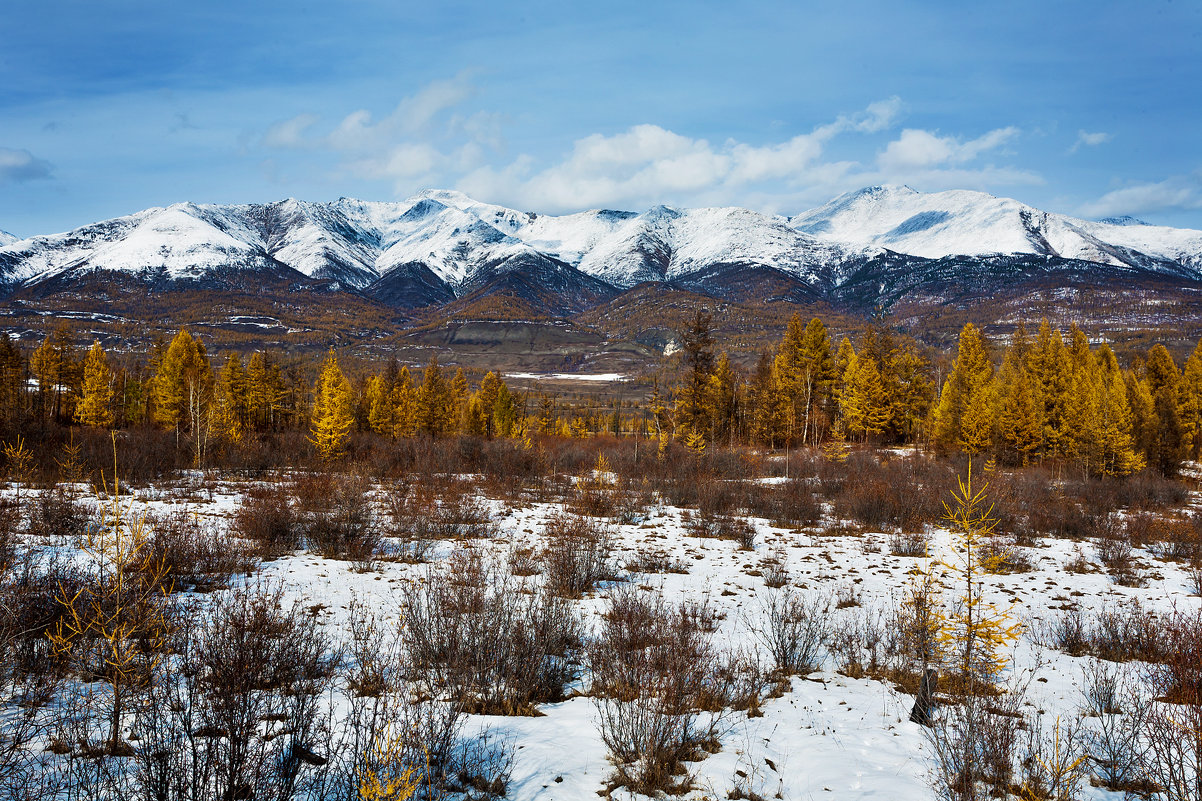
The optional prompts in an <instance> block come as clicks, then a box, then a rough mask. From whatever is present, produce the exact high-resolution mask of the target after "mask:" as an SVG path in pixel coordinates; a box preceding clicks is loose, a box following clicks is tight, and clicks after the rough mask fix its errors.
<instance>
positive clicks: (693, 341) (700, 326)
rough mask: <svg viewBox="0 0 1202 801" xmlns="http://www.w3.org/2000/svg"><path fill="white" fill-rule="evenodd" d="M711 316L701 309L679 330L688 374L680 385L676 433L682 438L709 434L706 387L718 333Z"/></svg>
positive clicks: (684, 365) (682, 378)
mask: <svg viewBox="0 0 1202 801" xmlns="http://www.w3.org/2000/svg"><path fill="white" fill-rule="evenodd" d="M710 322H711V317H710V315H709V314H708V313H706V312H704V311H702V310H700V309H698V310H697V312H696V314H694V316H693V319H692V321H691V322H690V323H689V325H687V326H686V327H685V328H684V329H682V330H681V331H679V332H678V336H679V337H680V350H681V356H682V359H683V367H684V375H683V376H682V377H681V381H680V383H679V384H678V385H677V387H676V435H677V437H679V438H680V439H681V441H685V440H687V439H688V438H689V437H696V436H702V437H704V436H708V435H709V433H710V432H709V415H708V414H707V409H706V395H707V392H706V390H707V389H708V387H709V381H710V376H711V375H713V372H714V335H713V331H712V330H711V327H710Z"/></svg>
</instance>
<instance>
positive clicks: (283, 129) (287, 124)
mask: <svg viewBox="0 0 1202 801" xmlns="http://www.w3.org/2000/svg"><path fill="white" fill-rule="evenodd" d="M318 119H319V118H318V116H317V115H316V114H297V115H296V116H295V117H293V118H292V119H290V120H284V121H283V122H277V123H276V124H275V125H273V126H271V127H270V128H268V129H267V133H265V134H263V144H264V145H266V146H267V147H304V146H306V145H308V144H310V141H309V140H308V139H307V138H306V137H305V133H306V132H307V131H308V130H309V129H310V128H312V127H313V126H314V125H316V124H317V121H318Z"/></svg>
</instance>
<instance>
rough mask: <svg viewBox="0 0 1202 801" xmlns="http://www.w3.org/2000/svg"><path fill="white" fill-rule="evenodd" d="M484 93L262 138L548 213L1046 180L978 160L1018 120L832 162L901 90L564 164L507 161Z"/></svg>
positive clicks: (615, 143)
mask: <svg viewBox="0 0 1202 801" xmlns="http://www.w3.org/2000/svg"><path fill="white" fill-rule="evenodd" d="M473 93H474V89H473V87H472V86H471V85H470V83H469V82H468V81H467V79H466V78H465V77H464V76H462V75H461V76H458V77H455V78H452V79H449V80H444V81H435V82H433V83H431V84H428V85H427V86H425V87H423V88H421V89H420V90H419V91H417V92H415V93H414V94H413V95H411V96H409V97H406V98H404V99H403V100H401V101H400V102H399V103H398V104H397V105H396V107H395V108H394V109H393V110H392V111H391V112H389V113H388V114H387V115H385V116H383V117H377V116H376V115H375V114H373V112H372V111H370V110H368V109H359V110H356V111H352V112H350V113H348V114H346V115H344V116H343V117H342V118H341V119H340V120H338V122H337V123H332V124H331V125H330V126H329V127H327V129H326V130H325V131H324V132H323V131H321V130H320V129H319V123H320V121H319V120H318V119H317V118H316V117H314V116H313V115H309V114H301V115H298V116H296V117H293V118H292V119H290V120H285V121H283V122H280V123H277V124H276V125H274V126H273V127H272V128H271V129H270V130H268V131H267V132H266V134H265V135H264V136H263V137H262V139H261V143H262V144H263V145H264V146H267V147H292V148H296V147H302V148H308V149H311V150H314V151H324V152H326V153H328V154H330V155H331V156H333V157H334V158H335V159H337V163H338V165H339V171H341V172H343V173H349V174H351V175H354V176H356V177H359V178H366V179H376V180H387V181H391V182H392V183H393V186H394V191H395V192H396V193H397V194H398V195H408V194H411V193H412V192H414V191H417V190H418V189H421V188H424V187H429V186H446V187H454V188H456V189H460V190H462V191H464V192H467V193H468V194H470V195H473V196H475V197H478V198H479V199H481V200H486V201H489V202H494V203H504V204H508V205H512V206H517V207H520V208H527V209H532V210H537V211H540V212H545V213H559V212H567V211H576V210H579V209H582V208H594V207H616V208H640V207H645V206H648V205H653V204H657V203H669V204H676V205H747V206H752V207H754V208H758V209H761V210H765V211H779V212H783V213H793V212H796V211H798V210H799V209H801V208H805V207H807V206H808V205H812V204H814V203H819V202H824V201H826V200H829V199H830V197H831V196H833V195H835V194H838V193H840V192H845V191H848V190H851V189H857V188H859V187H861V186H865V185H868V184H873V183H911V184H913V185H915V186H921V187H923V188H930V189H944V188H952V187H960V186H971V187H973V188H985V187H986V185H997V184H1016V183H1037V182H1040V181H1041V179H1040V178H1039V176H1037V175H1034V174H1033V173H1029V172H1024V171H1021V170H1016V169H1013V168H1010V167H1007V166H1005V165H1003V166H995V165H985V166H975V165H974V164H973V162H975V161H976V160H977V159H979V158H980V157H981V156H982V155H984V154H986V153H1000V152H1001V149H1002V147H1003V145H1005V144H1006V143H1008V142H1010V141H1011V140H1013V139H1014V138H1015V137H1017V136H1018V134H1019V131H1018V129H1017V128H1014V127H1004V128H997V129H995V130H993V131H990V132H988V133H986V134H984V135H983V136H980V137H977V138H975V139H968V140H964V139H961V138H958V137H955V136H940V135H937V134H935V133H932V132H930V131H925V130H920V129H906V130H904V131H902V132H901V134H900V135H898V136H897V138H895V139H894V141H892V142H889V143H888V144H887V145H886V147H885V148H884V150H883V151H881V152H879V153H878V154H877V156H876V160H875V163H873V162H869V163H860V162H856V161H852V160H846V159H841V160H829V159H828V158H827V156H826V152H825V151H826V149H827V148H828V147H830V146H831V144H832V142H833V141H834V140H836V139H838V138H840V137H850V136H873V135H879V134H881V132H883V131H887V130H889V129H891V128H893V127H894V126H895V125H896V123H897V121H898V120H899V118H900V117H901V115H902V113H903V103H902V101H901V99H900V98H897V97H890V98H886V99H884V100H879V101H875V102H873V103H870V104H868V105H867V106H865V107H864V108H863V109H861V110H859V111H855V112H849V113H844V114H839V115H838V116H837V117H835V118H834V119H833V120H831V121H830V122H827V123H825V124H822V125H818V126H816V127H814V128H813V129H811V130H810V131H808V132H805V133H800V134H797V135H795V136H792V137H789V138H786V139H783V140H780V141H767V142H755V143H752V142H747V141H739V140H734V139H728V140H726V141H724V142H714V141H710V140H707V139H704V138H694V137H690V136H687V135H685V134H682V133H679V132H676V131H672V130H669V129H667V128H664V127H662V126H659V125H653V124H641V125H633V126H631V127H629V128H627V129H625V130H622V131H619V132H616V133H605V134H603V133H594V134H591V135H588V136H584V137H581V138H579V139H577V140H576V141H575V142H573V143H572V146H571V148H570V149H569V150H568V151H567V153H565V154H564V155H563V156H562V157H561V158H559V159H558V160H547V159H545V158H541V157H536V156H535V155H532V154H529V153H526V154H520V155H518V156H516V157H510V158H508V159H507V160H504V161H502V160H499V159H498V154H499V153H502V152H504V138H503V136H502V130H503V127H504V124H505V123H506V121H507V118H506V117H505V116H504V115H502V114H498V113H493V112H488V111H483V110H477V109H472V108H470V107H468V106H467V105H466V104H467V101H468V100H469V99H470V97H471V96H472V95H473Z"/></svg>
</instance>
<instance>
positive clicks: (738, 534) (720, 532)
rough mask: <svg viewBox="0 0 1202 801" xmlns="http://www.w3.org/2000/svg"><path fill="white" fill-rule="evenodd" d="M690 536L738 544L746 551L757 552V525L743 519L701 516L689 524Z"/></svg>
mask: <svg viewBox="0 0 1202 801" xmlns="http://www.w3.org/2000/svg"><path fill="white" fill-rule="evenodd" d="M689 534H690V535H692V536H694V537H703V538H708V539H717V540H730V541H732V542H737V543H738V544H739V548H740V549H741V550H744V551H753V550H755V540H756V536H757V532H756V529H755V525H754V524H752V523H751V522H750V521H749V520H746V519H744V518H742V517H728V516H725V515H707V514H699V515H697V516H695V517H694V518H693V519H692V520H691V521H690V523H689Z"/></svg>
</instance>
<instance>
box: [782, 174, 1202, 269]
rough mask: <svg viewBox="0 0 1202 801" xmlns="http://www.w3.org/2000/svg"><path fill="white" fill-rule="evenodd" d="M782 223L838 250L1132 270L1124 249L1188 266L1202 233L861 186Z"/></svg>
mask: <svg viewBox="0 0 1202 801" xmlns="http://www.w3.org/2000/svg"><path fill="white" fill-rule="evenodd" d="M790 224H791V225H792V226H793V227H794V228H796V229H797V230H799V231H803V232H807V233H811V234H813V235H814V236H817V237H819V238H821V239H823V240H825V241H829V242H833V243H839V244H842V245H844V246H849V247H861V248H864V247H871V246H877V247H883V248H888V249H890V250H893V251H897V252H899V253H907V254H910V255H913V256H923V257H926V258H941V257H943V256H962V255H968V256H982V255H990V254H995V253H1006V254H1012V253H1026V254H1043V255H1054V256H1061V257H1063V258H1069V259H1082V260H1085V261H1094V262H1098V263H1101V264H1111V265H1132V264H1133V261H1132V257H1131V256H1130V255H1128V254H1124V253H1122V252H1121V250H1120V249H1124V248H1129V249H1132V250H1137V251H1139V252H1140V253H1142V254H1145V255H1147V256H1152V257H1154V258H1158V259H1166V260H1169V261H1176V262H1180V263H1182V264H1185V265H1193V266H1199V258H1200V257H1202V231H1194V230H1189V229H1177V228H1163V227H1159V226H1149V225H1131V224H1123V223H1120V224H1115V223H1107V222H1089V221H1087V220H1079V219H1075V218H1073V217H1068V216H1065V215H1061V214H1052V213H1049V212H1044V211H1040V210H1039V209H1035V208H1032V207H1031V206H1027V205H1025V204H1023V203H1020V202H1018V201H1016V200H1011V199H1009V198H998V197H994V196H993V195H989V194H986V193H984V192H973V191H968V190H948V191H944V192H931V193H923V192H918V191H916V190H914V189H911V188H910V187H908V186H877V187H869V188H867V189H861V190H859V191H857V192H851V193H848V194H845V195H841V196H839V197H837V198H835V199H834V200H832V201H830V202H829V203H827V204H825V205H823V206H820V207H819V208H816V209H812V210H810V211H807V212H804V213H802V214H799V215H797V216H796V217H793V218H792V219H791V220H790Z"/></svg>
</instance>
